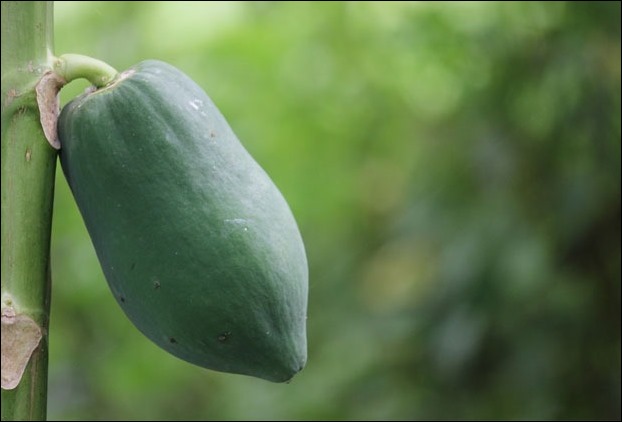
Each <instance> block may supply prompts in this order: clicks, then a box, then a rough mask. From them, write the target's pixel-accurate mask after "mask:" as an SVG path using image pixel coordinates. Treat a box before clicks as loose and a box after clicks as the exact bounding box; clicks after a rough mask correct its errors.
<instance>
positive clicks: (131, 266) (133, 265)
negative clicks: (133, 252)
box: [130, 262, 136, 271]
mask: <svg viewBox="0 0 622 422" xmlns="http://www.w3.org/2000/svg"><path fill="white" fill-rule="evenodd" d="M134 268H136V263H135V262H132V265H130V271H133V270H134Z"/></svg>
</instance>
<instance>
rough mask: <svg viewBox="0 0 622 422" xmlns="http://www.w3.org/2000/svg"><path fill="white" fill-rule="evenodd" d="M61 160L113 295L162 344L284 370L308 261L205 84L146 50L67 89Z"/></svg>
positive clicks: (269, 372)
mask: <svg viewBox="0 0 622 422" xmlns="http://www.w3.org/2000/svg"><path fill="white" fill-rule="evenodd" d="M58 135H59V139H60V142H61V150H60V161H61V165H62V169H63V172H64V174H65V177H66V179H67V182H68V184H69V186H70V188H71V191H72V193H73V196H74V198H75V200H76V203H77V204H78V208H79V210H80V213H81V215H82V217H83V219H84V222H85V225H86V227H87V230H88V232H89V235H90V237H91V240H92V242H93V245H94V247H95V251H96V253H97V256H98V259H99V262H100V264H101V267H102V270H103V273H104V275H105V277H106V280H107V281H108V284H109V286H110V289H111V291H112V292H113V294H114V296H115V298H116V299H117V301H118V303H119V305H120V306H121V308H122V309H123V311H124V312H125V314H126V315H127V316H128V317H129V319H130V320H131V321H132V322H133V323H134V325H135V326H136V327H137V328H138V329H139V330H140V331H141V332H142V333H144V334H145V335H146V336H147V337H148V338H149V339H151V340H152V341H153V342H154V343H155V344H157V345H158V346H160V347H161V348H163V349H165V350H167V351H168V352H170V353H171V354H173V355H175V356H177V357H179V358H181V359H183V360H186V361H188V362H191V363H193V364H196V365H199V366H202V367H205V368H209V369H212V370H217V371H224V372H230V373H237V374H244V375H250V376H255V377H259V378H263V379H266V380H269V381H275V382H283V381H287V380H289V379H291V378H292V377H293V376H294V375H295V374H296V373H297V372H299V371H300V370H301V369H302V368H303V367H304V365H305V362H306V358H307V344H306V313H307V295H308V267H307V260H306V255H305V249H304V245H303V241H302V238H301V235H300V232H299V229H298V226H297V224H296V221H295V219H294V217H293V215H292V212H291V211H290V208H289V206H288V204H287V203H286V201H285V199H284V198H283V196H282V194H281V193H280V192H279V190H278V189H277V187H276V186H275V185H274V183H273V182H272V181H271V179H270V178H269V176H268V175H267V174H266V173H265V171H264V170H263V169H262V168H261V167H260V166H259V165H258V164H257V162H256V161H255V160H254V159H253V158H252V157H251V155H250V154H249V153H248V152H247V151H246V149H245V148H244V147H243V145H242V144H241V143H240V142H239V140H238V139H237V137H236V135H235V134H234V132H233V131H232V129H231V128H230V127H229V125H228V123H227V121H226V120H225V118H224V117H223V116H222V114H221V113H220V112H219V110H218V109H217V108H216V106H215V105H214V103H213V102H212V100H211V99H210V98H209V97H208V95H207V94H206V93H205V92H204V91H203V90H202V89H201V88H200V87H199V86H198V85H197V84H196V83H195V82H193V81H192V80H191V79H190V77H188V76H187V75H185V74H184V73H183V72H181V71H180V70H178V69H176V68H175V67H173V66H171V65H169V64H166V63H163V62H160V61H154V60H149V61H144V62H141V63H139V64H138V65H136V66H134V67H132V68H130V69H129V70H127V71H125V72H122V73H120V74H119V76H118V77H117V78H116V80H115V81H114V82H113V83H111V84H109V85H108V86H106V87H104V88H100V89H97V90H95V91H93V92H88V93H85V94H84V95H82V96H80V97H78V98H76V99H74V100H72V101H71V102H69V103H68V104H67V105H66V106H65V107H64V108H63V109H62V112H61V114H60V116H59V120H58Z"/></svg>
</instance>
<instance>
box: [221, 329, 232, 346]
mask: <svg viewBox="0 0 622 422" xmlns="http://www.w3.org/2000/svg"><path fill="white" fill-rule="evenodd" d="M230 335H231V331H225V332H224V333H220V334H218V341H219V342H221V343H224V342H225V341H227V340H228V339H229V336H230Z"/></svg>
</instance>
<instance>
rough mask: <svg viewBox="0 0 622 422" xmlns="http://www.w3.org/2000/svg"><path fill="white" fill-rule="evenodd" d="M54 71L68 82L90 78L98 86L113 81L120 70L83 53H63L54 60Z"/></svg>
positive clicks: (100, 86)
mask: <svg viewBox="0 0 622 422" xmlns="http://www.w3.org/2000/svg"><path fill="white" fill-rule="evenodd" d="M54 72H55V73H56V74H57V75H59V76H60V77H62V78H63V79H65V81H67V83H69V82H71V81H73V80H74V79H80V78H84V79H88V81H89V82H91V83H92V84H93V85H95V86H96V87H97V88H102V87H104V86H106V85H108V84H109V83H110V82H112V81H113V80H114V79H115V78H116V77H117V75H118V73H119V72H117V70H116V69H115V68H113V67H112V66H110V65H109V64H107V63H104V62H103V61H101V60H97V59H94V58H92V57H88V56H83V55H81V54H63V55H61V56H60V57H57V58H56V59H55V60H54Z"/></svg>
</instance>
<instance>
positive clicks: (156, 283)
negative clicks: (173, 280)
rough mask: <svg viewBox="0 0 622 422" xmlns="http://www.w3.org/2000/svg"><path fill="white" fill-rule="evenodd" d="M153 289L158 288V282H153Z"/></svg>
mask: <svg viewBox="0 0 622 422" xmlns="http://www.w3.org/2000/svg"><path fill="white" fill-rule="evenodd" d="M153 288H154V289H155V290H158V289H159V288H160V282H159V281H158V280H154V281H153Z"/></svg>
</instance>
